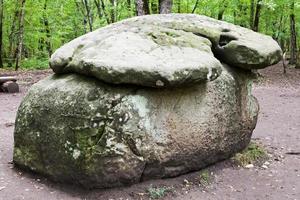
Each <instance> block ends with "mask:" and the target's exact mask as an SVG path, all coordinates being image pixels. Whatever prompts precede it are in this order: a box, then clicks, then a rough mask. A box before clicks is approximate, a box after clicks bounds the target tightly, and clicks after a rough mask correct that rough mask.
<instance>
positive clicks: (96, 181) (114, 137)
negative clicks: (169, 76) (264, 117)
mask: <svg viewBox="0 0 300 200" xmlns="http://www.w3.org/2000/svg"><path fill="white" fill-rule="evenodd" d="M74 69H75V68H74ZM220 71H221V74H220V76H219V77H218V78H217V79H216V80H214V81H210V82H207V83H205V84H195V85H193V86H190V87H186V88H182V87H179V88H166V89H156V88H147V87H146V88H141V87H137V86H131V87H127V86H121V85H120V86H115V85H109V84H106V83H103V82H101V81H99V80H97V79H94V78H89V77H86V76H81V75H77V74H67V75H53V76H50V77H48V78H46V79H44V80H42V81H40V82H38V83H37V84H35V85H34V86H33V87H32V88H31V89H30V91H29V92H28V94H27V95H26V97H25V98H24V100H23V102H22V103H21V105H20V107H19V110H18V113H17V119H16V126H15V133H14V141H15V148H14V163H15V164H16V165H18V166H20V167H23V168H26V169H30V170H33V171H36V172H39V173H42V174H44V175H46V176H49V177H50V178H51V179H53V180H56V181H61V182H71V183H77V184H81V185H83V186H84V187H88V188H94V187H96V188H103V187H113V186H120V185H127V184H132V183H136V182H139V181H141V180H145V179H150V178H159V177H172V176H177V175H179V174H183V173H186V172H189V171H193V170H198V169H201V168H203V167H205V166H207V165H209V164H212V163H214V162H216V161H219V160H223V159H226V158H228V157H230V156H231V155H232V154H234V153H235V152H237V151H240V150H242V149H243V148H244V147H246V146H247V144H248V143H249V141H250V138H251V134H252V131H253V129H254V127H255V124H256V120H257V114H258V104H257V101H256V99H255V98H254V97H253V96H252V95H251V94H250V91H251V82H250V80H249V77H250V76H251V72H248V71H243V70H238V69H235V70H234V71H232V70H231V69H229V68H228V67H223V66H221V70H220Z"/></svg>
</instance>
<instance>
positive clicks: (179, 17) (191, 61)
mask: <svg viewBox="0 0 300 200" xmlns="http://www.w3.org/2000/svg"><path fill="white" fill-rule="evenodd" d="M281 53H282V52H281V49H280V47H279V46H278V44H277V43H276V42H275V41H274V40H273V39H272V38H271V37H269V36H265V35H262V34H259V33H256V32H253V31H251V30H249V29H245V28H242V27H239V26H235V25H233V24H229V23H226V22H223V21H218V20H215V19H212V18H209V17H205V16H200V15H192V14H168V15H148V16H142V17H135V18H131V19H127V20H123V21H121V22H118V23H115V24H112V25H110V26H107V27H104V28H100V29H98V30H96V31H94V32H91V33H88V34H86V35H83V36H81V37H79V38H77V39H75V40H73V41H71V42H69V43H67V44H66V45H64V46H63V47H61V48H60V49H58V50H57V51H56V52H55V53H54V54H53V56H52V57H51V61H50V66H51V68H52V69H53V70H54V72H56V73H68V72H75V73H80V74H85V75H88V76H93V77H96V78H97V79H99V80H102V81H105V82H107V83H113V84H127V83H128V84H136V85H142V86H150V87H172V86H179V85H186V84H193V83H198V82H206V81H207V80H209V81H211V80H214V79H215V78H217V77H218V76H219V74H220V73H221V64H220V61H221V62H224V63H227V64H229V65H230V66H234V67H239V68H244V69H258V68H264V67H267V66H269V65H272V64H274V63H277V62H278V61H279V60H280V59H281Z"/></svg>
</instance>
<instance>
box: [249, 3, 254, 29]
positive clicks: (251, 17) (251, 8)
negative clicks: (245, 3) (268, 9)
mask: <svg viewBox="0 0 300 200" xmlns="http://www.w3.org/2000/svg"><path fill="white" fill-rule="evenodd" d="M254 12H255V2H254V0H251V3H250V19H249V27H250V28H251V29H252V30H253V21H254Z"/></svg>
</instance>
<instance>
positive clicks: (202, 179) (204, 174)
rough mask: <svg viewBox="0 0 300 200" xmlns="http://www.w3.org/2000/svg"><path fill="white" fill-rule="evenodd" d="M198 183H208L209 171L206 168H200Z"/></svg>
mask: <svg viewBox="0 0 300 200" xmlns="http://www.w3.org/2000/svg"><path fill="white" fill-rule="evenodd" d="M199 178H200V183H201V184H204V185H208V184H209V182H210V173H209V171H208V170H207V169H205V170H202V171H201V172H200V174H199Z"/></svg>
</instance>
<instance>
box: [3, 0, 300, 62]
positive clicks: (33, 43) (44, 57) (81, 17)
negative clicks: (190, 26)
mask: <svg viewBox="0 0 300 200" xmlns="http://www.w3.org/2000/svg"><path fill="white" fill-rule="evenodd" d="M169 12H173V13H195V14H202V15H207V16H210V17H213V18H216V19H220V20H224V21H228V22H231V23H234V24H237V25H240V26H243V27H246V28H250V29H252V30H254V31H258V32H261V33H264V34H268V35H270V36H272V37H273V38H274V39H275V40H276V41H278V43H279V44H280V46H281V47H282V49H283V50H284V51H285V52H290V53H289V55H290V57H291V60H290V62H292V64H296V61H297V56H298V57H299V52H300V50H299V44H300V40H299V38H300V37H299V33H300V20H299V17H300V2H298V1H296V0H174V1H171V0H135V1H132V0H66V1H61V0H4V1H3V0H0V28H1V29H0V30H2V31H0V45H1V46H0V49H1V51H0V53H1V58H2V60H1V59H0V67H3V66H7V67H16V68H18V67H19V66H21V67H23V68H26V67H30V66H33V65H35V66H38V67H46V66H48V58H49V56H50V55H51V54H52V53H53V51H54V50H55V49H57V48H58V47H60V46H61V45H63V44H64V43H66V42H68V41H71V40H72V39H74V38H76V37H78V36H80V35H83V34H85V33H87V32H90V31H93V30H95V29H97V28H100V27H103V26H106V25H107V24H110V23H114V22H116V21H119V20H122V19H125V18H129V17H133V16H136V15H144V14H157V13H169ZM297 45H298V46H297Z"/></svg>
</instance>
